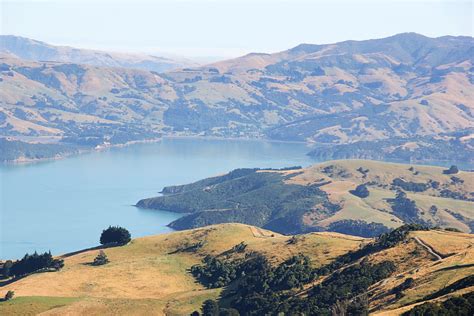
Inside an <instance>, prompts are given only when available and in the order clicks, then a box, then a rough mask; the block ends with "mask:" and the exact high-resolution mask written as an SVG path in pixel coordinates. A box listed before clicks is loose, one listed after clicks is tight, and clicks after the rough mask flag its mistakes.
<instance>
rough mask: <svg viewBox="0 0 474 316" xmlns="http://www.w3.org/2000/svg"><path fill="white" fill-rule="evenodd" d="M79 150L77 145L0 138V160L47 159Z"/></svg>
mask: <svg viewBox="0 0 474 316" xmlns="http://www.w3.org/2000/svg"><path fill="white" fill-rule="evenodd" d="M78 152H79V149H78V148H77V147H75V146H71V145H66V144H30V143H26V142H21V141H10V140H7V139H5V138H0V161H14V160H17V159H26V160H30V159H31V160H34V159H46V158H54V157H57V156H66V155H70V154H75V153H78Z"/></svg>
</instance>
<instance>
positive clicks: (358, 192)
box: [349, 184, 370, 198]
mask: <svg viewBox="0 0 474 316" xmlns="http://www.w3.org/2000/svg"><path fill="white" fill-rule="evenodd" d="M349 192H350V193H352V194H353V195H355V196H358V197H360V198H366V197H368V196H369V194H370V192H369V189H367V186H366V185H365V184H359V185H358V186H357V187H356V188H355V190H350V191H349Z"/></svg>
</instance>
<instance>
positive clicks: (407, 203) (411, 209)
mask: <svg viewBox="0 0 474 316" xmlns="http://www.w3.org/2000/svg"><path fill="white" fill-rule="evenodd" d="M388 202H389V203H390V204H391V206H392V210H393V213H394V214H395V215H396V216H397V217H398V218H400V219H402V220H403V221H404V222H405V223H418V224H425V222H424V220H423V219H421V218H420V216H419V213H420V209H419V208H418V207H417V206H416V203H415V201H413V200H410V199H409V198H408V197H407V195H406V193H405V192H403V191H398V192H397V194H396V196H395V198H394V199H389V200H388Z"/></svg>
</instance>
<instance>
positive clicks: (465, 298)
mask: <svg viewBox="0 0 474 316" xmlns="http://www.w3.org/2000/svg"><path fill="white" fill-rule="evenodd" d="M438 315H439V316H472V315H474V292H470V293H467V294H464V295H462V296H458V297H452V298H449V299H447V300H446V301H444V302H442V303H432V302H427V303H423V304H420V305H417V306H415V307H414V308H413V309H411V310H410V311H408V312H405V313H403V316H438Z"/></svg>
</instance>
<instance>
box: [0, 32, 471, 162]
mask: <svg viewBox="0 0 474 316" xmlns="http://www.w3.org/2000/svg"><path fill="white" fill-rule="evenodd" d="M1 40H2V41H3V42H4V43H5V42H6V41H7V40H8V41H9V42H11V41H14V42H15V41H16V42H15V43H17V44H16V46H13V48H14V49H13V48H10V51H9V52H6V51H5V50H4V51H3V53H2V55H1V58H0V102H1V108H0V133H1V135H2V136H4V137H13V138H21V137H23V138H22V139H23V140H25V139H26V140H27V139H28V138H34V139H35V140H38V139H41V138H50V137H57V138H59V139H60V140H61V141H62V142H67V143H68V145H72V146H85V147H87V148H94V147H95V146H98V145H104V144H123V143H126V142H129V141H136V140H145V139H155V138H159V137H161V136H163V135H168V136H169V135H175V136H176V135H180V136H212V137H223V138H227V137H238V138H266V139H271V140H284V141H303V142H312V143H315V144H316V145H318V146H316V151H314V152H312V153H310V155H313V156H314V157H325V158H354V157H355V158H373V159H399V160H403V161H422V160H424V159H425V158H426V157H427V156H428V154H427V153H429V157H430V159H433V160H436V159H438V160H456V159H458V160H466V159H467V161H472V159H473V158H472V157H474V155H473V154H474V149H473V148H474V144H473V142H474V137H473V135H474V131H473V129H474V123H473V122H474V120H473V118H474V103H473V100H474V92H473V91H474V68H473V61H474V58H473V55H474V54H473V52H474V40H473V38H471V37H452V36H446V37H440V38H428V37H425V36H422V35H419V34H415V33H405V34H399V35H395V36H392V37H388V38H384V39H377V40H367V41H346V42H341V43H336V44H327V45H311V44H302V45H299V46H297V47H295V48H292V49H289V50H287V51H283V52H279V53H275V54H249V55H246V56H243V57H240V58H236V59H231V60H227V61H222V62H217V63H214V64H211V65H207V66H201V67H194V66H192V65H191V66H188V65H184V64H182V65H179V64H174V66H171V67H170V68H168V69H165V68H166V67H165V68H163V69H161V71H156V70H150V68H147V67H142V66H143V63H142V62H140V61H139V60H138V59H136V57H134V58H135V59H134V60H135V61H133V62H131V63H127V62H125V61H123V60H121V59H120V58H118V57H117V56H114V55H110V57H111V58H112V59H113V60H115V62H112V61H110V60H109V59H107V58H108V57H107V58H106V57H104V56H103V55H100V56H99V57H100V58H99V57H97V55H96V54H95V53H94V54H92V53H91V54H92V55H91V56H94V58H92V57H90V58H92V59H88V58H89V57H87V56H89V55H87V54H85V55H81V57H80V58H79V57H77V58H76V57H75V55H74V49H65V50H59V52H54V53H50V50H51V46H50V45H47V44H45V43H41V42H36V41H31V40H25V39H19V38H13V39H12V38H7V37H2V39H1ZM22 41H23V42H22ZM25 41H26V42H25ZM24 42H25V43H24ZM18 43H23V44H21V45H20V44H18ZM22 45H23V46H22ZM25 45H30V46H25ZM31 47H34V49H32V48H31ZM26 52H29V54H27V53H26ZM44 56H46V57H44ZM44 58H46V59H49V61H40V60H43V59H44ZM103 58H105V59H106V60H109V61H104V60H103ZM88 60H89V61H90V60H92V61H90V62H88ZM145 64H146V63H145ZM176 66H177V67H178V68H180V69H179V70H169V69H173V68H176ZM140 68H141V69H140ZM145 69H147V70H145ZM25 136H26V138H25ZM25 146H27V145H25ZM325 146H326V147H325ZM318 148H319V149H318ZM325 148H328V149H327V150H326V149H325ZM379 149H381V150H379ZM29 153H30V154H32V155H33V156H34V150H32V151H30V152H29ZM2 160H6V159H2Z"/></svg>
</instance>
